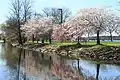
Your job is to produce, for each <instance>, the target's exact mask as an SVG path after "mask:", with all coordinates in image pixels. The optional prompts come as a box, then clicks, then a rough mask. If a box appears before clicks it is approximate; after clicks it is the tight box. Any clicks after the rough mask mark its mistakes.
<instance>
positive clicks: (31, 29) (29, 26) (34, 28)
mask: <svg viewBox="0 0 120 80" xmlns="http://www.w3.org/2000/svg"><path fill="white" fill-rule="evenodd" d="M52 20H53V18H51V17H42V18H39V19H31V20H28V21H27V22H26V24H25V25H23V27H22V28H21V29H22V30H23V31H24V34H25V36H26V37H27V38H28V39H31V38H32V37H33V35H34V38H37V39H41V40H42V43H44V39H46V38H47V39H49V41H50V43H51V34H52V29H53V23H52Z"/></svg>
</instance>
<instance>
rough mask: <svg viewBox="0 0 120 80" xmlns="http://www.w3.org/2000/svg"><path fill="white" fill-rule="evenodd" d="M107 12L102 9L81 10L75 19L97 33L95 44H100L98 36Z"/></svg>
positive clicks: (101, 30) (102, 28)
mask: <svg viewBox="0 0 120 80" xmlns="http://www.w3.org/2000/svg"><path fill="white" fill-rule="evenodd" d="M106 15H107V11H106V10H105V9H103V8H85V9H81V10H80V11H79V12H78V13H77V15H76V17H78V18H79V19H80V20H82V21H86V22H87V24H86V27H90V26H92V27H93V28H91V29H93V30H94V31H96V33H97V44H100V38H99V34H100V32H103V30H104V27H105V26H104V25H105V22H106V21H105V20H106Z"/></svg>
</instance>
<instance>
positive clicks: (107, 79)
mask: <svg viewBox="0 0 120 80" xmlns="http://www.w3.org/2000/svg"><path fill="white" fill-rule="evenodd" d="M83 78H84V79H85V80H88V79H90V78H92V80H93V79H96V80H120V66H115V65H114V64H113V65H108V64H96V63H95V62H92V61H87V60H72V59H66V58H61V57H58V56H54V55H44V54H42V53H39V52H34V51H29V50H23V49H18V48H13V47H11V46H10V45H8V44H3V43H0V80H81V79H83Z"/></svg>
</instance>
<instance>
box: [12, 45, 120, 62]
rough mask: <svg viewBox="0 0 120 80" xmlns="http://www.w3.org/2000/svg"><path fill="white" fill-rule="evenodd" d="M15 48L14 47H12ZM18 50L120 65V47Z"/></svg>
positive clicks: (45, 46) (38, 47) (45, 47)
mask: <svg viewBox="0 0 120 80" xmlns="http://www.w3.org/2000/svg"><path fill="white" fill-rule="evenodd" d="M13 46H16V45H13ZM17 47H19V48H24V49H29V50H33V51H39V52H41V53H44V54H52V55H59V56H64V57H68V58H75V59H81V58H84V59H89V60H93V61H99V62H103V63H112V64H113V63H114V64H120V47H117V46H116V47H115V46H100V47H87V48H84V47H80V48H79V47H75V46H55V45H49V46H48V45H47V44H44V45H40V44H34V45H33V44H29V45H28V44H27V45H24V46H23V47H22V46H17Z"/></svg>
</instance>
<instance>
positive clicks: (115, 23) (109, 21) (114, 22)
mask: <svg viewBox="0 0 120 80" xmlns="http://www.w3.org/2000/svg"><path fill="white" fill-rule="evenodd" d="M119 20H120V19H119V17H118V16H116V15H115V14H109V15H107V16H106V23H105V31H106V32H108V33H109V34H110V40H111V41H113V38H112V34H113V32H115V31H117V28H118V27H119V26H120V21H119Z"/></svg>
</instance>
